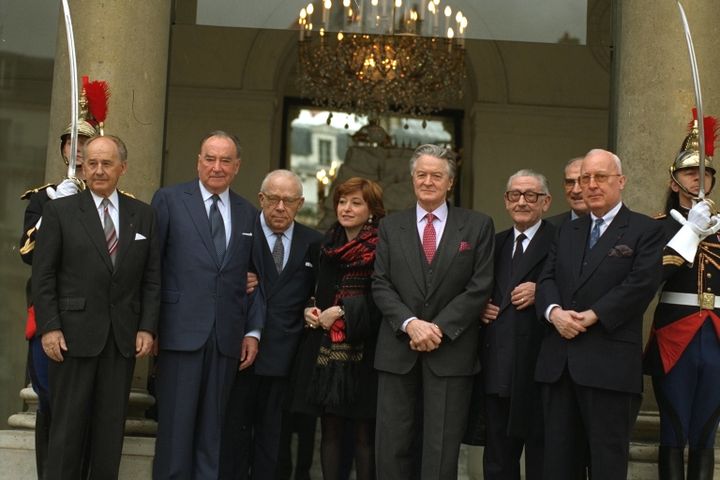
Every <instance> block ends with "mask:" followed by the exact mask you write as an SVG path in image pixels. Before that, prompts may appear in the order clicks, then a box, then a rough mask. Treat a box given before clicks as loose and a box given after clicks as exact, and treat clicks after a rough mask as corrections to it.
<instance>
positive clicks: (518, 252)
mask: <svg viewBox="0 0 720 480" xmlns="http://www.w3.org/2000/svg"><path fill="white" fill-rule="evenodd" d="M526 238H527V235H525V234H524V233H521V234H520V235H518V236H517V238H516V239H515V252H514V253H513V256H512V264H511V266H510V269H511V270H512V271H513V272H515V271H516V270H517V268H518V265H520V261H521V260H522V256H523V253H525V250H524V249H523V240H525V239H526Z"/></svg>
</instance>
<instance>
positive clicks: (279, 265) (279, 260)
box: [272, 233, 285, 273]
mask: <svg viewBox="0 0 720 480" xmlns="http://www.w3.org/2000/svg"><path fill="white" fill-rule="evenodd" d="M282 238H283V234H282V233H276V234H275V245H273V249H272V257H273V260H274V261H275V269H276V270H277V272H278V273H280V272H282V269H283V260H285V246H284V245H283V241H282Z"/></svg>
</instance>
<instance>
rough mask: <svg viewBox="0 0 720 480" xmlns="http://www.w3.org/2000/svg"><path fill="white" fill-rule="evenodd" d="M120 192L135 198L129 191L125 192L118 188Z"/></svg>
mask: <svg viewBox="0 0 720 480" xmlns="http://www.w3.org/2000/svg"><path fill="white" fill-rule="evenodd" d="M118 192H120V193H122V194H123V195H127V196H128V197H130V198H135V195H133V194H132V193H129V192H123V191H122V190H120V189H118Z"/></svg>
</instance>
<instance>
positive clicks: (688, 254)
mask: <svg viewBox="0 0 720 480" xmlns="http://www.w3.org/2000/svg"><path fill="white" fill-rule="evenodd" d="M670 215H671V216H672V217H673V218H674V219H675V220H677V221H678V222H679V223H680V224H681V225H682V227H681V228H680V230H678V232H677V233H676V234H675V236H674V237H673V238H671V239H670V241H669V242H668V244H667V246H668V247H670V248H672V249H673V250H675V251H676V252H677V253H678V254H679V255H680V256H681V257H683V258H684V259H685V260H686V261H687V262H688V263H690V264H692V263H693V262H694V261H695V255H696V254H697V249H698V246H699V245H700V242H702V241H703V240H704V239H705V237H707V236H708V235H712V234H715V233H717V232H718V231H720V215H718V214H715V215H713V216H710V206H709V205H708V204H707V203H706V202H698V204H697V205H695V206H694V207H693V208H692V209H691V210H690V212H689V213H688V218H687V220H686V219H685V217H683V216H682V214H681V213H680V212H678V211H677V210H671V211H670Z"/></svg>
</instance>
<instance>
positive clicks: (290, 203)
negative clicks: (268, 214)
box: [260, 192, 302, 207]
mask: <svg viewBox="0 0 720 480" xmlns="http://www.w3.org/2000/svg"><path fill="white" fill-rule="evenodd" d="M260 193H262V194H263V198H264V199H265V201H266V202H267V204H268V205H269V206H271V207H276V206H277V205H279V204H280V202H283V205H285V206H286V207H294V206H295V205H297V203H298V202H299V201H300V200H301V199H302V197H295V198H288V197H278V196H277V195H268V194H267V193H263V192H260Z"/></svg>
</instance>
